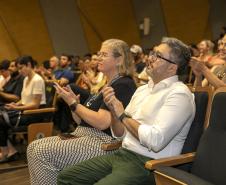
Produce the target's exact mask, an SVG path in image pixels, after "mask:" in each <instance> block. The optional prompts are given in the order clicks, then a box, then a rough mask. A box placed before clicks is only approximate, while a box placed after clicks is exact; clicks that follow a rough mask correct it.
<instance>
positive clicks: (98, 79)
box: [82, 54, 107, 94]
mask: <svg viewBox="0 0 226 185" xmlns="http://www.w3.org/2000/svg"><path fill="white" fill-rule="evenodd" d="M82 80H83V81H84V82H85V83H86V84H87V86H88V87H89V91H90V93H91V94H95V93H98V92H99V90H100V89H101V88H102V87H103V86H104V85H105V84H106V80H107V79H106V76H104V74H103V73H102V72H100V71H98V58H97V55H96V54H94V55H92V58H91V61H90V62H89V67H88V69H87V70H86V71H85V73H83V74H82Z"/></svg>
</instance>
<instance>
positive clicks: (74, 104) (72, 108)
mask: <svg viewBox="0 0 226 185" xmlns="http://www.w3.org/2000/svg"><path fill="white" fill-rule="evenodd" d="M77 105H78V103H77V102H76V101H73V102H72V104H70V105H69V108H70V110H71V111H72V112H75V110H76V108H77Z"/></svg>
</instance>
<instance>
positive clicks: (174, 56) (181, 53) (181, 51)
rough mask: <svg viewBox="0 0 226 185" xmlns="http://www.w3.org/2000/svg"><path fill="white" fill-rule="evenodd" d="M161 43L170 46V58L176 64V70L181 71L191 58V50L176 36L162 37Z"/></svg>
mask: <svg viewBox="0 0 226 185" xmlns="http://www.w3.org/2000/svg"><path fill="white" fill-rule="evenodd" d="M161 43H162V44H167V45H168V46H169V47H170V48H171V55H170V60H172V61H174V62H175V63H176V64H177V65H178V70H177V71H181V70H183V69H184V68H186V66H187V65H188V62H189V61H190V59H191V51H190V49H189V47H188V46H187V45H186V44H184V43H183V42H182V41H180V40H178V39H176V38H170V37H164V38H163V39H162V42H161Z"/></svg>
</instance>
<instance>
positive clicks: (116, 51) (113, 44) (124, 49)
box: [102, 39, 135, 76]
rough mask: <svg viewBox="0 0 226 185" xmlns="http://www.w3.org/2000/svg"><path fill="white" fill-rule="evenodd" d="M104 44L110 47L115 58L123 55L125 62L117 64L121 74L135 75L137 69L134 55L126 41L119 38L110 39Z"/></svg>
mask: <svg viewBox="0 0 226 185" xmlns="http://www.w3.org/2000/svg"><path fill="white" fill-rule="evenodd" d="M102 46H107V47H108V48H110V50H111V51H112V53H113V56H114V58H118V57H122V59H123V62H122V63H120V64H118V65H117V68H118V72H119V74H120V75H125V76H133V74H134V69H135V68H134V63H133V56H132V53H131V52H130V48H129V46H128V44H127V43H126V42H124V41H122V40H119V39H108V40H106V41H104V42H103V43H102Z"/></svg>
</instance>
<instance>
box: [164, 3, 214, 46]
mask: <svg viewBox="0 0 226 185" xmlns="http://www.w3.org/2000/svg"><path fill="white" fill-rule="evenodd" d="M161 3H162V8H163V12H164V18H165V23H166V27H167V31H168V35H169V36H173V37H177V38H179V39H181V40H183V41H184V42H186V43H192V42H194V43H197V42H199V41H201V40H202V39H211V29H210V24H209V1H208V0H198V1H197V0H189V1H188V0H161Z"/></svg>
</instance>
